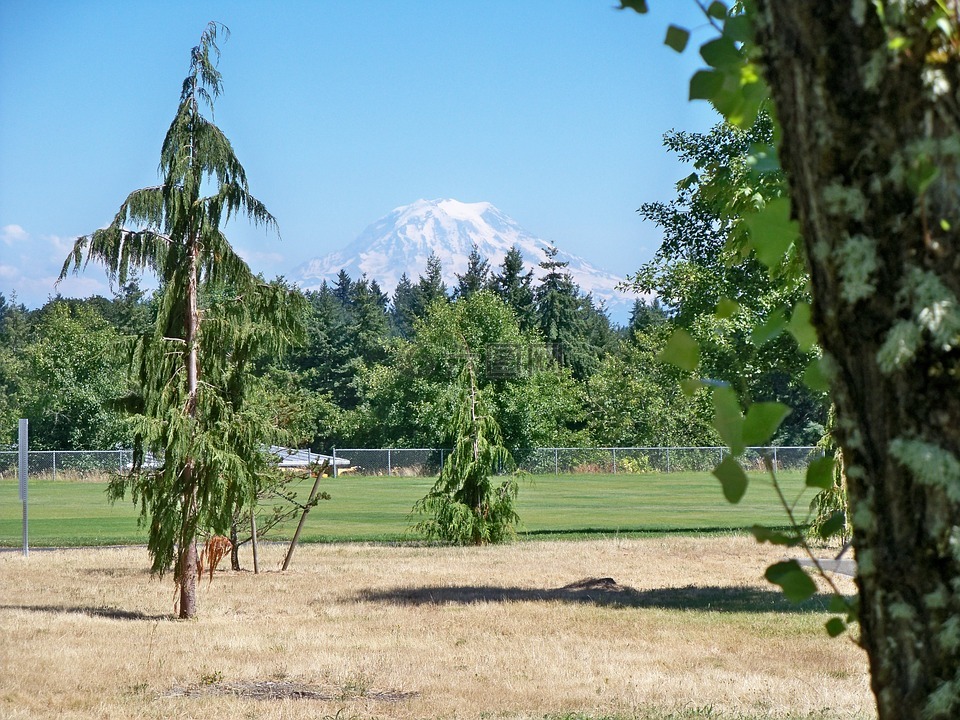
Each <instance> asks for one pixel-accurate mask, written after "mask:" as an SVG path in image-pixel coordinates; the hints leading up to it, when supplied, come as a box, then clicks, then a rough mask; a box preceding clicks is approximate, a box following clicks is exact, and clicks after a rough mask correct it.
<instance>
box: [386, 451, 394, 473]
mask: <svg viewBox="0 0 960 720" xmlns="http://www.w3.org/2000/svg"><path fill="white" fill-rule="evenodd" d="M391 475H393V460H392V458H391V456H390V448H387V477H390V476H391Z"/></svg>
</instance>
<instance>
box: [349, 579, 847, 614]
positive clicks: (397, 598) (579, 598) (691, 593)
mask: <svg viewBox="0 0 960 720" xmlns="http://www.w3.org/2000/svg"><path fill="white" fill-rule="evenodd" d="M356 597H357V599H358V600H363V601H368V602H385V603H392V604H396V605H450V604H461V605H469V604H472V603H484V602H487V603H507V602H565V603H582V604H592V605H598V606H603V607H614V608H655V609H661V610H705V611H709V612H730V613H764V612H771V613H811V612H825V611H826V608H827V604H828V602H829V600H830V596H829V595H822V594H821V595H816V596H814V597H812V598H811V599H809V600H807V601H805V602H803V603H800V604H795V603H792V602H790V601H789V600H787V599H786V598H785V597H784V596H783V594H782V593H781V592H779V591H778V590H765V589H761V588H755V587H723V586H713V585H707V586H697V585H688V586H686V587H675V588H655V589H650V590H635V589H633V588H630V587H624V586H622V585H618V584H617V583H616V582H614V581H613V579H612V578H591V579H587V580H584V581H581V582H579V583H574V584H572V585H567V586H566V587H562V588H556V589H542V590H541V589H537V588H519V587H493V586H488V585H466V586H463V585H461V586H450V587H440V586H431V587H404V588H393V589H388V590H374V589H370V590H364V591H361V592H360V593H358V594H357V596H356Z"/></svg>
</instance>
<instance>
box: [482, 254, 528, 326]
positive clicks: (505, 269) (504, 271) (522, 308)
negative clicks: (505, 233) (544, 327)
mask: <svg viewBox="0 0 960 720" xmlns="http://www.w3.org/2000/svg"><path fill="white" fill-rule="evenodd" d="M490 286H491V288H492V289H493V291H494V292H495V293H497V295H499V296H500V299H501V300H503V302H505V303H506V304H507V305H508V306H509V307H510V308H511V309H512V310H513V312H514V314H515V315H516V316H517V321H518V322H519V323H520V329H521V330H523V331H527V330H530V329H532V328H534V327H536V325H537V313H536V306H535V304H534V296H533V270H528V271H527V272H524V267H523V255H522V254H521V253H520V249H519V248H518V247H517V246H516V245H514V246H513V247H512V248H510V250H509V251H508V252H507V254H506V256H505V257H504V258H503V263H502V264H501V266H500V272H498V273H496V274H494V275H493V277H492V278H491V281H490Z"/></svg>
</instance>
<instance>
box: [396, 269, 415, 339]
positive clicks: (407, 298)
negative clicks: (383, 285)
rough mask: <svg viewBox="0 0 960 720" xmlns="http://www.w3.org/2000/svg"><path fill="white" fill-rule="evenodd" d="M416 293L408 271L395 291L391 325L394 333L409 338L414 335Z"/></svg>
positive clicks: (401, 277)
mask: <svg viewBox="0 0 960 720" xmlns="http://www.w3.org/2000/svg"><path fill="white" fill-rule="evenodd" d="M416 302H417V301H416V293H415V292H414V287H413V283H411V282H410V278H409V277H407V274H406V273H403V275H401V276H400V281H399V282H398V283H397V287H396V289H395V290H394V291H393V302H392V303H391V307H390V326H391V327H392V329H393V334H394V335H396V336H398V337H401V338H404V339H405V340H409V339H410V338H411V337H413V321H414V320H415V319H416Z"/></svg>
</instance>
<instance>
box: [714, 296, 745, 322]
mask: <svg viewBox="0 0 960 720" xmlns="http://www.w3.org/2000/svg"><path fill="white" fill-rule="evenodd" d="M739 310H740V303H738V302H737V301H736V300H731V299H730V298H727V297H724V298H720V302H718V303H717V309H716V310H715V311H714V314H715V315H716V316H717V317H718V318H720V319H721V320H726V319H727V318H732V317H733V316H734V315H736V314H737V311H739Z"/></svg>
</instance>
